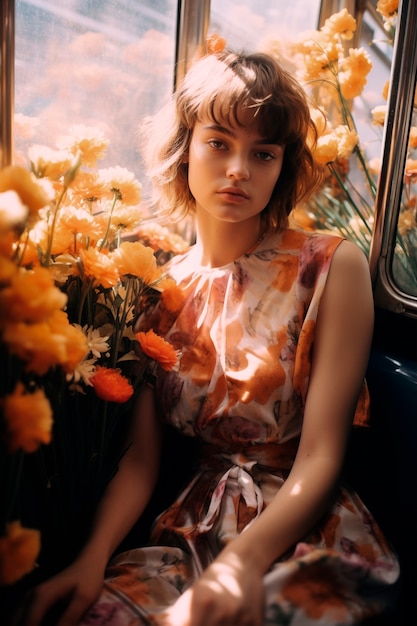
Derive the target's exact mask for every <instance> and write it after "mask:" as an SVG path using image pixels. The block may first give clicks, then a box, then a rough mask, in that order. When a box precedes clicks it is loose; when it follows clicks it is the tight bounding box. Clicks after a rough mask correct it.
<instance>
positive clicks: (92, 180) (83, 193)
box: [71, 170, 106, 203]
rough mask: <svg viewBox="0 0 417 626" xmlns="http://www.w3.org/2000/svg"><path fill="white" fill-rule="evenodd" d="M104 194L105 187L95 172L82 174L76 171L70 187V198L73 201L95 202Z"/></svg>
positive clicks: (81, 171) (82, 172)
mask: <svg viewBox="0 0 417 626" xmlns="http://www.w3.org/2000/svg"><path fill="white" fill-rule="evenodd" d="M105 194H106V186H105V184H104V182H103V181H102V180H100V178H99V177H98V174H97V172H84V171H83V170H78V172H77V176H76V177H75V179H74V182H73V183H72V185H71V197H72V198H73V199H75V201H78V202H79V203H80V202H84V201H89V202H95V201H97V200H100V199H101V198H103V197H104V196H105Z"/></svg>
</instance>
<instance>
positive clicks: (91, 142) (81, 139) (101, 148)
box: [57, 124, 109, 167]
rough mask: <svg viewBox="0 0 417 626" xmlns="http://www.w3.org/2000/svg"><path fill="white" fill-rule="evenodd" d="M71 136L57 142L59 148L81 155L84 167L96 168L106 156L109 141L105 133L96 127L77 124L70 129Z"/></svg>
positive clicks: (61, 138)
mask: <svg viewBox="0 0 417 626" xmlns="http://www.w3.org/2000/svg"><path fill="white" fill-rule="evenodd" d="M69 133H70V134H69V135H66V136H65V137H60V138H59V140H58V141H57V146H58V148H61V149H62V150H68V151H69V152H71V153H72V154H73V155H76V154H77V153H78V152H80V153H81V160H82V163H83V165H86V166H87V167H94V166H95V165H96V164H97V161H98V160H99V159H104V157H105V156H106V150H107V146H108V145H109V140H108V139H106V138H105V137H104V134H103V132H102V131H101V130H100V129H98V128H96V127H94V126H84V125H82V124H75V125H74V126H71V128H70V129H69Z"/></svg>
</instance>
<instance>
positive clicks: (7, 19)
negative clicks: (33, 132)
mask: <svg viewBox="0 0 417 626" xmlns="http://www.w3.org/2000/svg"><path fill="white" fill-rule="evenodd" d="M14 33H15V3H14V0H1V3H0V167H6V166H7V165H10V164H11V163H12V159H13V115H14V40H15V35H14Z"/></svg>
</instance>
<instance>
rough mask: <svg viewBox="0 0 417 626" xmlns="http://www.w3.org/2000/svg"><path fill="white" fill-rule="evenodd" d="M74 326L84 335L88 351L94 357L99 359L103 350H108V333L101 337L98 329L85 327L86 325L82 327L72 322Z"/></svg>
mask: <svg viewBox="0 0 417 626" xmlns="http://www.w3.org/2000/svg"><path fill="white" fill-rule="evenodd" d="M74 326H76V327H77V328H79V329H80V330H82V331H83V333H84V335H86V337H87V341H88V349H89V352H91V354H92V355H93V356H94V357H96V359H99V358H100V357H101V354H102V353H103V352H108V351H109V350H110V345H109V344H108V343H107V340H108V339H110V335H106V336H103V337H102V336H101V334H100V329H99V328H93V327H92V326H88V327H87V325H85V326H83V327H82V328H81V326H80V325H79V324H74Z"/></svg>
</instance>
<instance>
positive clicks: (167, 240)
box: [136, 222, 190, 254]
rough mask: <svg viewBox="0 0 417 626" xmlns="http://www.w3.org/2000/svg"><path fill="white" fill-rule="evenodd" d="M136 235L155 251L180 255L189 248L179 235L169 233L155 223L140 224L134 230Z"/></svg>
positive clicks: (164, 227) (165, 228) (166, 229)
mask: <svg viewBox="0 0 417 626" xmlns="http://www.w3.org/2000/svg"><path fill="white" fill-rule="evenodd" d="M136 235H137V236H138V237H139V239H141V240H144V241H145V243H146V245H148V246H150V247H151V248H152V249H153V250H155V251H157V250H163V251H164V252H174V253H175V254H181V253H182V252H185V251H186V250H187V249H188V248H189V246H190V244H189V242H188V241H185V239H183V238H182V237H181V235H178V234H177V233H172V232H170V231H169V230H168V228H167V227H166V226H161V225H160V224H157V223H156V222H155V223H148V224H146V223H145V224H140V225H139V227H138V228H137V230H136Z"/></svg>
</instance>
